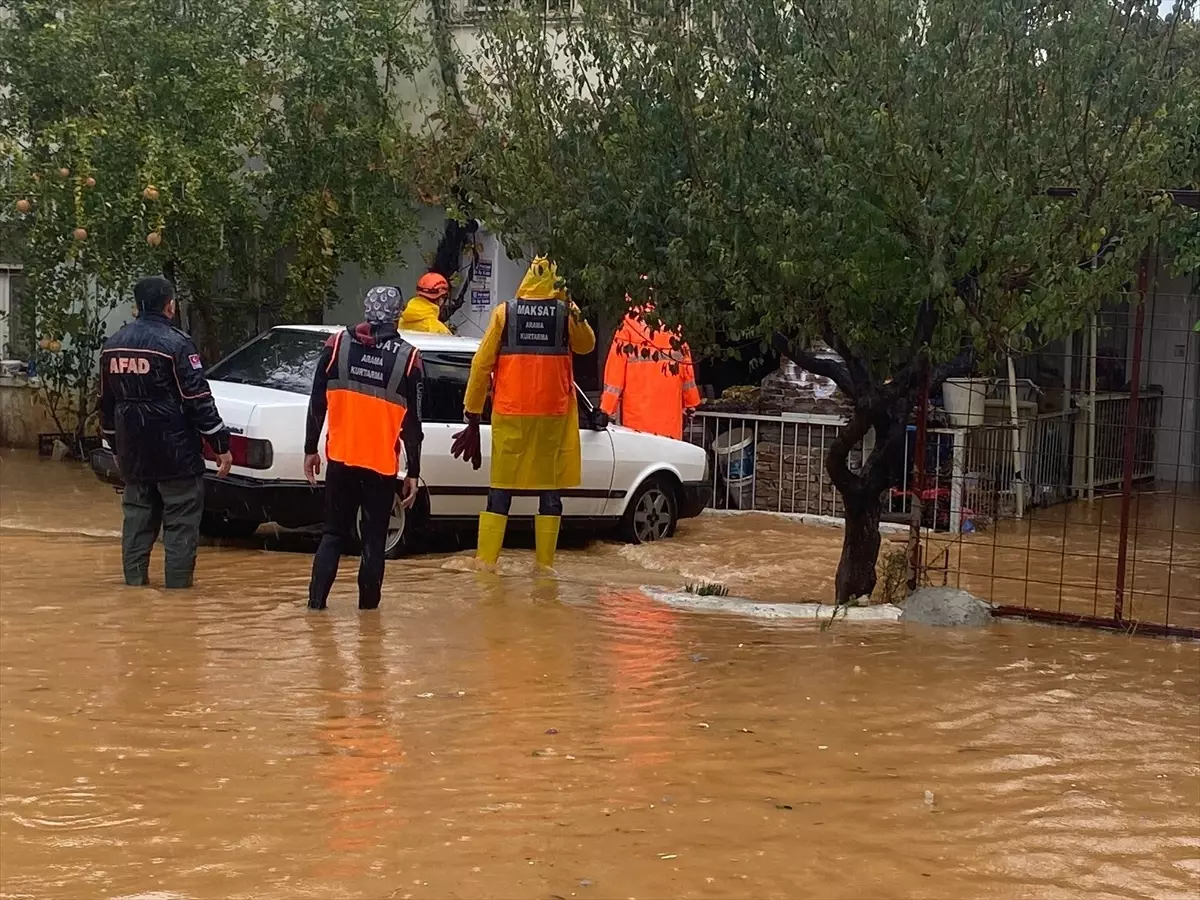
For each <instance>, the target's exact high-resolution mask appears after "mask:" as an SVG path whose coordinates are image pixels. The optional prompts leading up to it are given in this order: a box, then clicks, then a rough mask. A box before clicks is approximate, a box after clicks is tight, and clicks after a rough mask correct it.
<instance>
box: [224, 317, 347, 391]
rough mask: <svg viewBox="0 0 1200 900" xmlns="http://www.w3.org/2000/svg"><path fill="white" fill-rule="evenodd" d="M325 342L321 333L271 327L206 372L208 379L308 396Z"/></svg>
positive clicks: (323, 334)
mask: <svg viewBox="0 0 1200 900" xmlns="http://www.w3.org/2000/svg"><path fill="white" fill-rule="evenodd" d="M328 339H329V335H328V334H327V333H326V332H323V331H300V330H295V331H293V330H292V329H289V328H274V329H272V330H271V331H268V332H265V333H264V334H261V335H259V336H258V337H257V338H255V339H254V340H252V341H251V342H250V343H249V344H247V345H246V346H244V347H242V348H241V349H240V350H235V351H234V352H233V353H232V354H230V355H229V356H227V357H225V358H224V359H223V360H221V361H220V362H219V363H217V364H216V365H215V366H213V367H212V368H211V369H209V370H208V377H209V378H211V379H212V380H214V381H230V382H233V383H234V384H252V385H256V386H257V387H265V388H274V389H275V390H277V391H291V392H292V393H295V394H307V393H309V392H310V391H311V390H312V383H313V373H315V372H316V370H317V359H318V358H319V357H320V356H321V348H322V347H324V346H325V341H327V340H328Z"/></svg>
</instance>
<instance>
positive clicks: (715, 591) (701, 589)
mask: <svg viewBox="0 0 1200 900" xmlns="http://www.w3.org/2000/svg"><path fill="white" fill-rule="evenodd" d="M683 589H684V591H686V592H687V593H689V594H695V595H696V596H697V597H728V596H729V588H727V587H725V585H723V584H717V583H716V582H715V581H699V582H697V583H696V584H688V585H684V588H683Z"/></svg>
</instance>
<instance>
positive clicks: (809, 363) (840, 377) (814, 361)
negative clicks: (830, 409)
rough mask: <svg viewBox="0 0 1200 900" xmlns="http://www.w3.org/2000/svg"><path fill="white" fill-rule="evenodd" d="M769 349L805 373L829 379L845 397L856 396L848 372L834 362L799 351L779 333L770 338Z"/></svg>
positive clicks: (856, 392) (852, 397)
mask: <svg viewBox="0 0 1200 900" xmlns="http://www.w3.org/2000/svg"><path fill="white" fill-rule="evenodd" d="M771 347H772V348H773V349H774V350H775V351H776V352H777V353H779V355H780V356H784V357H786V358H787V359H790V360H791V361H792V362H794V363H795V364H796V365H798V366H799V367H800V368H802V369H804V370H805V371H808V372H812V374H814V375H820V376H821V377H823V378H828V379H830V380H831V381H833V383H834V384H836V385H837V386H838V387H839V388H841V389H842V393H844V394H845V395H846V396H847V397H850V398H851V399H854V398H856V397H857V396H858V391H857V390H856V388H855V385H854V380H853V379H852V378H851V377H850V372H849V371H848V370H847V369H846V367H845V366H844V365H842V364H841V363H839V362H837V361H836V360H832V359H821V358H820V357H819V356H816V355H815V354H813V353H809V352H808V351H807V350H800V349H799V348H797V347H796V346H795V345H794V344H793V343H792V342H791V341H789V340H788V339H787V338H786V337H784V336H783V335H782V334H780V333H779V332H776V333H775V336H774V337H772V338H771Z"/></svg>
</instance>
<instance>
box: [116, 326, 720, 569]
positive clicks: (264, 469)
mask: <svg viewBox="0 0 1200 900" xmlns="http://www.w3.org/2000/svg"><path fill="white" fill-rule="evenodd" d="M339 328H340V326H334V325H286V326H280V327H278V328H272V329H271V330H270V331H266V332H264V333H263V334H261V335H259V336H258V337H257V338H255V339H254V340H252V341H251V342H250V343H248V344H246V345H245V346H243V347H241V348H240V349H238V350H236V351H234V352H233V353H232V354H230V355H229V356H227V357H225V359H223V360H221V361H220V362H218V363H217V364H216V365H214V366H213V367H212V368H211V369H209V371H208V378H209V383H210V385H211V386H212V392H213V397H214V399H215V400H216V403H217V408H218V409H219V410H220V412H221V417H222V418H223V419H224V420H225V424H226V425H227V426H228V427H229V429H230V431H231V432H232V437H231V448H230V449H231V452H232V455H233V460H234V464H233V470H232V471H231V472H230V474H229V476H228V477H226V478H224V479H218V478H217V477H216V476H215V474H212V473H213V471H214V470H215V468H216V464H215V463H214V462H212V461H211V460H210V461H209V470H210V474H209V475H208V476H207V477H206V479H205V487H206V491H205V501H204V505H205V513H204V520H203V523H202V530H203V531H204V532H205V533H206V534H209V535H211V536H215V537H239V536H240V537H245V536H248V535H250V534H253V532H254V531H255V529H257V528H258V526H259V525H260V524H262V523H264V522H275V523H277V524H278V525H281V526H283V527H285V528H304V527H309V526H314V525H319V524H320V523H321V522H322V521H323V520H324V499H323V488H321V487H318V488H313V487H311V486H310V485H309V484H308V482H307V481H305V480H304V472H303V464H304V432H305V423H306V419H307V415H308V396H309V393H310V392H311V389H312V380H313V372H314V370H315V368H316V364H317V358H318V357H319V356H320V353H321V348H322V347H323V346H324V344H325V342H326V340H327V339H328V338H329V335H331V334H333V333H335V332H336V331H338V330H339ZM402 336H403V337H404V339H405V340H407V341H408V342H409V343H411V344H413V345H414V346H415V347H416V348H417V349H418V350H420V351H421V357H422V359H423V361H424V364H425V394H424V398H423V402H422V408H421V418H422V422H423V426H424V431H425V443H424V446H423V447H422V451H421V492H420V495H419V497H418V500H417V503H416V505H415V506H414V507H413V509H411V510H408V511H407V513H406V511H405V510H404V508H403V507H402V506H401V505H400V503H399V500H398V499H397V502H396V505H395V507H394V509H393V513H392V521H391V526H390V528H389V531H388V537H387V545H386V546H387V553H388V556H389V557H396V556H399V555H400V554H401V553H402V552H403V551H404V548H405V546H406V545H408V544H409V543H410V542H411V539H412V538H413V537H414V535H415V534H416V533H417V529H422V530H424V529H433V528H437V527H439V526H450V527H452V528H458V529H462V530H467V529H473V528H474V527H475V523H476V521H477V519H478V516H479V514H480V513H481V512H483V510H484V506H485V504H486V502H487V492H488V473H489V471H490V465H489V458H488V457H489V452H490V449H491V428H490V426H489V425H488V424H487V422H488V413H489V412H490V404H489V409H488V410H485V413H484V424H483V426H482V428H481V432H482V433H481V445H482V450H483V465H482V466H481V467H480V468H479V469H478V470H474V469H472V468H471V466H470V465H469V464H468V463H465V462H463V461H462V460H458V459H454V458H453V457H452V456H451V455H450V444H451V438H452V435H454V434H455V433H456V432H458V431H461V430H462V428H463V393H464V392H465V390H466V386H467V376H468V374H469V373H470V370H471V358H472V356H473V355H474V353H475V350H476V348H477V347H478V346H479V341H478V340H475V339H473V338H463V337H448V336H445V335H435V334H426V333H417V332H404V333H403V334H402ZM595 417H596V414H595V411H594V410H593V408H592V406H591V404H590V403H589V402H588V400H587V398H586V397H584V396H583V394H579V422H580V444H581V447H582V455H583V483H582V484H581V485H580V486H579V487H578V488H573V489H568V490H564V491H563V492H562V499H563V520H564V521H563V524H564V526H566V527H579V526H582V527H584V528H586V529H587V530H589V531H591V532H594V533H601V532H605V531H618V532H619V533H620V534H621V535H622V536H623V537H624V538H625V539H626V540H628V541H631V542H633V543H643V542H645V541H655V540H661V539H663V538H668V537H671V536H672V535H673V534H674V532H675V526H676V524H677V523H678V522H679V520H680V519H683V518H690V517H693V516H697V515H699V514H700V512H701V510H703V509H704V506H705V498H706V497H707V496H708V489H707V487H706V476H707V463H708V460H707V454H706V453H705V451H704V450H703V449H701V448H700V447H696V446H694V445H692V444H688V443H684V442H683V441H675V440H671V439H670V438H664V437H659V436H657V435H651V434H643V433H641V432H637V431H632V430H630V429H628V428H622V427H619V426H616V425H608V426H607V427H606V428H601V429H597V428H596V427H595V424H594V423H595V421H596V418H595ZM324 449H325V441H324V436H322V439H321V451H322V454H323V453H324ZM92 468H93V470H94V471H95V472H96V474H97V475H98V476H99V477H100V478H101V479H102V480H104V481H108V482H110V483H112V484H119V483H120V475H119V473H118V472H117V470H116V467H115V465H114V464H113V462H112V454H111V453H109V452H108V451H107V450H101V451H97V452H96V453H94V454H93V456H92ZM536 511H537V498H536V496H521V495H520V494H518V495H517V496H516V497H515V498H514V499H513V505H512V517H513V518H514V519H516V520H518V521H520V520H522V519H526V518H528V519H532V517H533V515H534V513H535V512H536Z"/></svg>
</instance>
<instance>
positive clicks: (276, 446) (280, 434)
mask: <svg viewBox="0 0 1200 900" xmlns="http://www.w3.org/2000/svg"><path fill="white" fill-rule="evenodd" d="M210 386H211V388H212V392H213V399H214V400H215V401H216V404H217V409H218V411H219V412H220V413H221V418H222V419H223V420H224V421H225V424H226V425H227V426H228V427H229V429H230V430H231V431H232V432H233V433H234V434H235V435H237V434H240V435H242V436H244V437H246V438H250V439H254V440H265V441H269V442H270V443H271V448H272V451H273V453H272V456H273V459H272V462H271V466H270V467H269V468H266V469H262V468H254V469H252V468H244V467H242V466H234V467H233V471H234V472H236V473H237V474H239V475H247V476H249V477H252V478H258V479H264V480H300V479H302V478H303V477H304V431H305V426H306V420H307V417H308V397H306V396H305V395H304V394H295V393H291V392H289V391H278V390H274V389H273V388H264V387H258V386H256V385H248V384H236V383H234V382H228V381H212V382H210ZM209 466H210V468H211V467H212V463H209Z"/></svg>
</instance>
